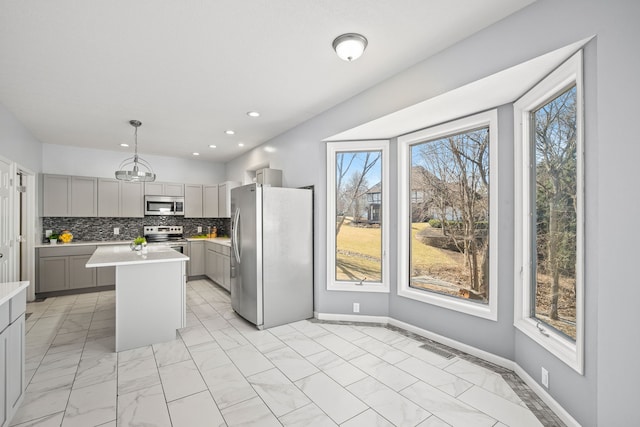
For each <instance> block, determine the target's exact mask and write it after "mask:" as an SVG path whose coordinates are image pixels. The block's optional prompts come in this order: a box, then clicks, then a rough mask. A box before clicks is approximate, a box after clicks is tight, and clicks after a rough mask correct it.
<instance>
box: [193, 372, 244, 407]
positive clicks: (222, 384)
mask: <svg viewBox="0 0 640 427" xmlns="http://www.w3.org/2000/svg"><path fill="white" fill-rule="evenodd" d="M202 376H203V377H204V381H205V382H206V384H207V387H209V391H210V392H211V395H212V396H213V399H214V400H215V401H216V404H217V405H218V407H219V408H220V409H224V408H227V407H229V406H233V405H235V404H237V403H240V402H243V401H245V400H249V399H251V398H253V397H255V396H256V392H255V391H254V389H253V387H251V385H250V384H249V382H248V381H247V379H246V378H245V377H244V376H243V375H242V373H240V371H239V370H238V368H236V367H235V366H234V365H223V366H220V367H219V368H215V369H211V370H209V371H206V372H203V373H202Z"/></svg>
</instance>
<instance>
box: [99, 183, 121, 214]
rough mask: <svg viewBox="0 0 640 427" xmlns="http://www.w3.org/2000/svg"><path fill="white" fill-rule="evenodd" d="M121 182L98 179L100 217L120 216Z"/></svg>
mask: <svg viewBox="0 0 640 427" xmlns="http://www.w3.org/2000/svg"><path fill="white" fill-rule="evenodd" d="M120 182H121V181H118V180H117V179H107V178H99V179H98V216H101V217H117V216H120Z"/></svg>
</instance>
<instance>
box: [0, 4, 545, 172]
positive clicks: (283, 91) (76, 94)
mask: <svg viewBox="0 0 640 427" xmlns="http://www.w3.org/2000/svg"><path fill="white" fill-rule="evenodd" d="M533 1H534V0H483V1H477V0H447V1H442V0H393V1H385V0H348V1H345V0H244V1H233V0H225V1H223V0H208V1H205V0H198V1H196V0H180V1H175V0H174V1H170V0H110V1H105V2H94V1H82V0H56V1H47V0H39V1H38V0H21V1H15V0H0V103H2V104H4V105H5V106H6V107H7V108H8V109H9V110H10V111H11V112H13V113H14V114H15V115H16V116H17V118H18V119H19V120H20V121H21V122H22V123H23V124H24V125H25V126H26V127H27V128H28V129H29V130H30V131H31V132H32V133H33V134H34V135H35V136H36V137H37V138H38V139H39V140H40V141H42V142H45V143H50V144H62V145H72V146H82V147H89V148H99V149H105V150H112V151H113V150H115V151H123V153H124V152H131V151H132V148H131V147H130V148H128V149H127V148H122V147H120V146H119V144H120V143H121V142H127V143H132V142H133V137H132V135H133V128H132V127H130V126H129V124H128V121H129V120H130V119H138V120H141V121H142V123H143V125H142V127H141V128H140V130H139V145H140V147H139V149H140V152H141V153H149V154H157V155H167V156H174V157H185V158H190V157H192V155H191V153H192V152H194V151H197V152H200V153H201V156H200V158H201V159H206V160H211V161H227V160H230V159H232V158H234V157H237V156H238V155H239V154H241V153H242V152H245V151H247V150H249V149H250V148H251V147H255V146H257V145H259V144H261V143H263V142H265V141H267V140H269V139H271V138H273V137H274V136H276V135H279V134H281V133H283V132H285V131H286V130H288V129H291V128H292V127H295V126H296V125H298V124H300V123H302V122H304V121H306V120H308V119H310V118H311V117H313V116H315V115H317V114H319V113H321V112H323V111H325V110H327V109H329V108H331V107H332V106H334V105H337V104H339V103H340V102H342V101H345V100H346V99H348V98H350V97H352V96H354V95H356V94H358V93H359V92H362V91H363V90H365V89H367V88H368V87H371V86H373V85H375V84H376V83H378V82H380V81H382V80H385V79H386V78H389V77H390V76H392V75H394V74H396V73H398V72H400V71H402V70H404V69H406V68H408V67H409V66H411V65H413V64H415V63H417V62H419V61H421V60H422V59H424V58H427V57H429V56H430V55H433V54H434V53H436V52H438V51H440V50H442V49H444V48H446V47H448V46H450V45H452V44H454V43H456V42H458V41H460V40H462V39H464V38H466V37H468V36H469V35H471V34H473V33H475V32H477V31H479V30H480V29H482V28H484V27H487V26H489V25H491V24H492V23H494V22H496V21H498V20H500V19H502V18H504V17H505V16H507V15H509V14H511V13H513V12H514V11H516V10H518V9H521V8H523V7H525V6H526V5H528V4H530V3H532V2H533ZM346 32H358V33H361V34H363V35H365V36H366V37H367V38H368V40H369V46H368V48H367V50H366V52H365V54H364V55H363V56H362V58H360V59H359V60H357V61H355V62H352V63H347V62H344V61H342V60H340V59H338V57H337V56H336V55H335V53H334V52H333V50H332V48H331V42H332V41H333V39H334V38H335V37H336V36H338V35H340V34H342V33H346ZM250 110H256V111H259V112H260V113H261V114H262V115H261V117H259V118H249V117H247V115H246V112H248V111H250ZM226 129H233V130H235V132H236V134H235V135H233V136H227V135H225V134H224V131H225V130H226ZM239 142H243V143H244V144H245V147H243V148H239V147H238V143H239ZM209 144H215V145H217V147H218V148H216V149H215V150H214V149H210V148H208V145H209ZM131 145H132V144H131Z"/></svg>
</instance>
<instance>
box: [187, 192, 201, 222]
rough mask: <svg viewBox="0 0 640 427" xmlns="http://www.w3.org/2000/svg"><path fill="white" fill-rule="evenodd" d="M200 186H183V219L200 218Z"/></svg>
mask: <svg viewBox="0 0 640 427" xmlns="http://www.w3.org/2000/svg"><path fill="white" fill-rule="evenodd" d="M202 215H203V205H202V185H196V184H185V186H184V216H185V218H202Z"/></svg>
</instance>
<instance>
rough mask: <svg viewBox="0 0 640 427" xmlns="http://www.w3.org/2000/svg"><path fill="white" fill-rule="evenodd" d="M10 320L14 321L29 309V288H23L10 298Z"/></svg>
mask: <svg viewBox="0 0 640 427" xmlns="http://www.w3.org/2000/svg"><path fill="white" fill-rule="evenodd" d="M4 305H8V306H9V315H10V318H11V319H10V322H11V323H13V322H15V321H16V320H18V318H19V317H20V316H22V315H23V314H24V313H25V312H26V311H27V290H26V289H23V290H21V291H20V293H18V294H17V295H15V296H14V297H13V298H11V299H10V300H9V304H4Z"/></svg>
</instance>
